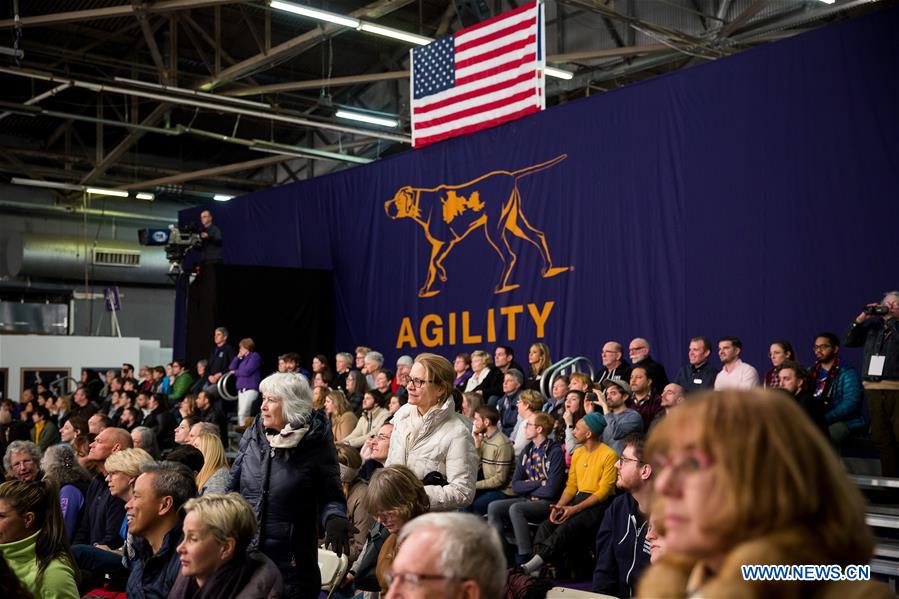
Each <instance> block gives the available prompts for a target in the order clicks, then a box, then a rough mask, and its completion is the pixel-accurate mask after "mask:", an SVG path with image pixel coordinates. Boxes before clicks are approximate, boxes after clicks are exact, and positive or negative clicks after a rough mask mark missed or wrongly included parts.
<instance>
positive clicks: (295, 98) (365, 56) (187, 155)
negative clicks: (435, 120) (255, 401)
mask: <svg viewBox="0 0 899 599" xmlns="http://www.w3.org/2000/svg"><path fill="white" fill-rule="evenodd" d="M297 2H299V3H302V2H300V0H297ZM517 2H518V0H493V1H492V2H491V0H486V1H485V0H456V1H455V2H454V1H453V0H372V1H370V2H368V3H363V2H361V1H353V0H333V1H329V2H320V1H319V0H312V1H311V2H308V3H302V4H306V5H308V6H311V7H314V8H318V9H324V10H326V11H329V12H330V13H335V14H339V15H347V16H352V17H355V18H358V19H363V20H365V21H367V22H371V23H376V24H380V25H383V26H387V27H390V28H392V29H394V30H400V31H405V32H409V33H414V34H418V35H422V36H427V37H431V38H434V37H439V36H441V35H445V34H448V33H452V32H453V31H455V30H458V29H459V28H461V27H462V19H463V18H464V19H465V20H468V19H470V18H471V15H472V14H480V16H481V17H487V16H491V15H494V14H499V13H501V12H503V11H505V10H508V9H510V8H513V7H515V6H517ZM894 3H895V2H889V1H886V0H885V1H880V2H878V1H877V0H836V1H835V2H830V3H828V2H822V1H819V0H551V1H549V2H547V3H546V19H547V30H546V40H547V54H548V62H549V64H551V65H552V66H554V67H558V68H560V69H563V70H565V71H568V72H570V73H572V74H573V77H571V78H570V79H568V80H563V79H548V80H547V86H548V87H547V98H548V105H549V106H552V105H555V104H559V103H563V102H567V101H569V100H572V99H577V98H581V97H584V96H588V95H593V94H597V93H603V92H606V91H608V90H611V89H614V88H616V87H620V86H622V85H626V84H628V83H631V82H634V81H639V80H643V79H646V78H649V77H653V76H655V75H658V74H660V73H665V72H670V71H673V70H677V69H681V68H688V67H691V66H694V65H698V64H703V63H705V62H708V61H712V60H717V59H719V58H723V57H726V56H730V55H732V54H734V53H737V52H740V51H743V50H746V49H749V48H752V47H754V46H758V45H760V44H765V43H768V42H771V41H776V40H779V39H783V38H785V37H789V36H792V35H796V34H798V33H802V32H804V31H808V30H810V29H814V28H817V27H822V26H825V25H827V24H829V23H831V22H833V21H835V20H839V19H844V18H850V17H853V16H856V15H858V14H861V13H865V12H869V11H872V10H878V9H879V8H881V7H882V6H885V5H886V4H894ZM478 10H480V13H478ZM460 15H461V17H460ZM469 22H470V21H469ZM0 30H2V31H3V38H2V39H0V90H2V93H0V182H5V181H10V180H11V179H12V178H16V179H17V180H21V179H28V180H31V181H39V182H49V184H51V185H56V184H62V186H68V190H67V189H59V190H58V196H59V197H58V200H57V201H59V202H65V201H69V202H72V201H74V196H76V195H78V194H77V193H76V192H74V191H71V190H72V189H78V188H81V187H84V186H95V187H102V188H111V189H117V190H126V191H129V192H130V193H131V194H132V197H133V195H134V194H136V193H137V192H143V193H152V194H153V197H154V198H166V197H169V198H173V197H174V198H178V201H181V202H187V203H191V202H194V203H200V202H202V201H206V200H208V199H209V197H210V196H211V194H214V193H219V194H228V195H239V194H242V193H247V192H251V191H254V190H258V189H261V188H267V187H271V186H275V185H280V184H283V183H287V182H291V181H295V180H301V179H305V178H309V177H313V176H316V175H320V174H324V173H327V172H331V171H334V170H337V169H342V168H347V167H351V166H353V165H354V164H359V163H365V162H369V161H371V160H376V159H378V158H379V157H382V156H385V155H388V154H391V153H395V152H400V151H406V150H408V149H409V147H410V146H409V144H408V141H407V140H408V136H409V129H408V101H409V98H408V89H409V80H408V72H407V71H406V69H407V66H408V54H409V50H410V48H411V47H412V46H411V44H409V43H407V42H403V41H399V40H396V39H390V38H385V37H383V36H378V35H371V34H368V33H365V32H362V31H356V30H353V29H351V28H348V27H345V26H340V25H336V24H333V23H326V22H323V21H320V20H316V19H311V18H307V17H303V16H298V15H296V14H292V13H289V12H284V11H282V10H279V9H277V8H274V7H272V6H270V5H269V3H268V1H262V0H246V1H236V0H158V1H155V2H140V1H138V0H134V1H133V2H130V3H128V2H125V1H124V0H6V2H4V6H3V8H2V11H0ZM338 108H348V109H355V110H359V111H364V112H367V113H368V114H375V115H382V116H384V115H386V116H393V117H395V118H398V119H399V121H400V125H399V127H396V128H388V127H381V126H373V125H367V124H363V123H358V122H353V121H347V120H344V119H339V118H336V116H335V111H336V110H337V109H338ZM3 209H4V208H3V207H2V206H0V211H2V210H3Z"/></svg>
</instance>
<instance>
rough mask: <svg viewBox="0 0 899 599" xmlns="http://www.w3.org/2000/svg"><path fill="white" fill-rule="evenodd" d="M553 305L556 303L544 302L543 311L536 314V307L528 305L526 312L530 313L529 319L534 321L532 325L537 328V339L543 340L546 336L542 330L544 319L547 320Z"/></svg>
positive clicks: (544, 323)
mask: <svg viewBox="0 0 899 599" xmlns="http://www.w3.org/2000/svg"><path fill="white" fill-rule="evenodd" d="M555 305H556V302H546V303H544V304H543V310H541V311H540V312H539V313H538V312H537V306H536V305H534V304H528V312H530V314H531V318H533V319H534V324H535V325H536V326H537V339H543V337H544V336H545V335H546V331H545V330H544V327H545V325H546V319H547V318H549V313H550V312H551V311H552V309H553V306H555Z"/></svg>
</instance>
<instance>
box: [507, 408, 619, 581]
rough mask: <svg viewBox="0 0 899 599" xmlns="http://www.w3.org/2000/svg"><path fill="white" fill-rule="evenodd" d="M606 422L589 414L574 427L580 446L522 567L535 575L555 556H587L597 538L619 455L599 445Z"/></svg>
mask: <svg viewBox="0 0 899 599" xmlns="http://www.w3.org/2000/svg"><path fill="white" fill-rule="evenodd" d="M605 428H606V419H605V418H603V415H602V414H600V413H599V412H591V413H590V414H587V415H586V416H584V417H583V418H581V419H580V420H578V422H577V424H576V425H575V427H574V439H575V441H576V442H577V444H578V445H580V447H578V448H577V449H575V450H574V454H572V456H571V468H570V469H569V471H568V483H567V484H566V485H565V490H564V492H563V493H562V497H560V498H559V501H558V502H556V504H555V505H553V506H552V511H551V512H550V515H549V520H546V521H544V522H543V523H542V524H541V525H540V528H538V529H537V535H536V536H535V537H534V556H533V557H532V558H531V559H530V560H528V561H527V562H525V563H524V564H523V565H522V566H521V567H522V570H524V571H525V572H526V573H529V574H530V573H532V572H537V571H539V570H540V568H541V567H542V566H543V565H544V564H545V563H546V562H548V561H552V559H553V558H554V557H559V556H562V555H565V554H569V555H586V554H587V553H588V552H589V550H590V549H591V547H592V545H593V543H594V542H595V539H596V531H597V530H598V529H599V525H600V523H601V522H602V516H603V513H604V512H605V509H606V506H607V505H608V500H610V499H611V498H612V496H613V495H614V493H615V480H616V479H617V477H618V470H617V469H616V468H615V463H616V462H617V461H618V455H617V454H616V453H615V452H614V451H613V450H612V449H611V448H610V447H609V446H608V445H606V444H605V443H603V442H602V433H603V431H604V430H605Z"/></svg>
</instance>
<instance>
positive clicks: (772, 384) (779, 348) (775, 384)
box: [762, 339, 796, 389]
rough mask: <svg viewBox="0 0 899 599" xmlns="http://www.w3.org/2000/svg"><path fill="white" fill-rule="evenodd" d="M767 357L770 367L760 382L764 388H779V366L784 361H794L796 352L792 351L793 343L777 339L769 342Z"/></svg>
mask: <svg viewBox="0 0 899 599" xmlns="http://www.w3.org/2000/svg"><path fill="white" fill-rule="evenodd" d="M768 357H769V358H770V359H771V369H770V370H769V371H768V372H766V373H765V378H764V379H762V384H763V385H764V386H765V388H766V389H778V388H780V377H779V376H778V374H779V373H780V367H781V366H783V363H784V362H787V361H794V362H795V361H796V352H795V351H793V344H792V343H790V342H789V341H786V340H783V339H778V340H777V341H773V342H772V343H771V347H770V348H769V349H768Z"/></svg>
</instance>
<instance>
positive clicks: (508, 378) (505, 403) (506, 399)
mask: <svg viewBox="0 0 899 599" xmlns="http://www.w3.org/2000/svg"><path fill="white" fill-rule="evenodd" d="M523 385H524V375H523V374H522V373H521V371H520V370H516V369H514V368H510V369H509V370H508V371H507V372H506V374H505V375H503V396H502V397H500V398H499V399H498V400H497V402H496V409H497V411H498V412H499V427H500V430H502V431H503V434H505V435H511V434H512V429H514V428H515V423H516V422H518V396H519V395H521V387H522V386H523ZM488 405H490V404H488Z"/></svg>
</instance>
